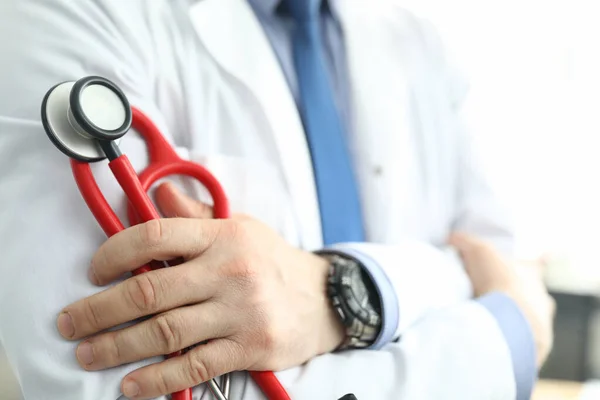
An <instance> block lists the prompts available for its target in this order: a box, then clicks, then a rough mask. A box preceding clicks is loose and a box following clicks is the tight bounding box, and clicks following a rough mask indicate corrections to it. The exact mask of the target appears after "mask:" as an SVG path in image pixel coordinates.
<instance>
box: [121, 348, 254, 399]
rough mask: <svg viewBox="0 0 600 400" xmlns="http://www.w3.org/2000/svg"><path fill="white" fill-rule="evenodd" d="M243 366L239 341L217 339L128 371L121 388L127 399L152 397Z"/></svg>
mask: <svg viewBox="0 0 600 400" xmlns="http://www.w3.org/2000/svg"><path fill="white" fill-rule="evenodd" d="M246 368H247V366H246V360H245V353H244V351H243V350H242V349H241V347H240V346H239V344H237V343H236V342H235V341H233V340H231V339H226V338H224V339H217V340H214V341H211V342H209V343H207V344H204V345H200V346H198V347H196V348H194V349H193V350H191V351H189V352H187V353H185V354H184V355H182V356H179V357H174V358H171V359H168V360H166V361H163V362H161V363H158V364H153V365H149V366H147V367H144V368H141V369H139V370H137V371H134V372H132V373H130V374H129V375H127V376H126V377H125V379H123V382H122V384H121V390H122V392H123V394H124V395H125V396H126V397H128V398H130V399H135V400H137V399H151V398H154V397H158V396H161V395H165V394H169V393H174V392H177V391H180V390H184V389H187V388H189V387H193V386H196V385H199V384H200V383H202V382H206V381H208V380H210V379H213V378H214V377H216V376H219V375H222V374H225V373H227V372H231V371H236V370H244V369H246Z"/></svg>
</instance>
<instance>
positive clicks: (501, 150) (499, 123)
mask: <svg viewBox="0 0 600 400" xmlns="http://www.w3.org/2000/svg"><path fill="white" fill-rule="evenodd" d="M404 3H405V4H406V7H407V8H409V9H411V10H412V11H414V12H415V13H416V14H418V15H419V16H422V17H425V18H427V19H429V20H431V21H432V22H433V23H434V24H435V25H436V26H437V27H438V29H439V31H440V33H441V35H442V37H443V38H444V40H445V42H446V44H447V46H448V48H449V50H450V56H451V57H452V58H453V59H454V61H455V62H456V64H457V65H458V66H459V67H460V68H461V69H462V70H463V71H464V72H465V75H466V76H467V77H468V78H469V81H470V83H471V94H470V98H469V101H468V104H467V107H466V110H465V111H466V118H467V121H468V123H469V125H470V127H471V129H473V130H474V132H475V133H476V134H477V135H478V139H479V141H480V144H481V145H482V147H483V149H484V151H485V153H484V154H485V156H486V160H487V163H488V167H489V168H490V171H491V173H492V175H493V177H494V178H495V180H496V182H497V184H498V185H499V187H500V188H501V189H502V192H503V194H504V195H505V196H506V197H507V200H508V201H509V204H510V205H511V207H512V209H513V211H514V215H515V217H516V219H517V234H518V250H519V254H520V255H521V256H522V257H526V258H532V257H537V256H539V255H540V254H544V253H550V254H552V255H553V257H554V262H553V263H552V264H551V266H552V268H551V269H550V271H548V273H549V275H552V276H551V277H549V278H550V279H552V280H554V281H564V279H571V280H573V281H574V284H575V285H576V286H577V285H579V286H581V285H587V286H588V287H591V288H600V256H599V255H598V253H599V251H600V234H599V230H600V154H599V153H600V1H599V0H546V1H542V0H505V1H502V0H501V1H490V0H456V1H443V0H404ZM575 281H576V282H575ZM598 293H600V291H599V292H598Z"/></svg>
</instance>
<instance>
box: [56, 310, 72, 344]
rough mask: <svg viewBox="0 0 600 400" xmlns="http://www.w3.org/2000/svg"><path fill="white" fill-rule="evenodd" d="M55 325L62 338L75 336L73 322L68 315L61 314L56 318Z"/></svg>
mask: <svg viewBox="0 0 600 400" xmlns="http://www.w3.org/2000/svg"><path fill="white" fill-rule="evenodd" d="M56 324H57V325H58V331H59V332H60V334H61V335H63V336H64V337H66V338H71V337H73V335H75V327H74V326H73V320H72V319H71V316H70V315H69V314H68V313H66V312H63V313H61V314H60V315H59V316H58V321H57V322H56Z"/></svg>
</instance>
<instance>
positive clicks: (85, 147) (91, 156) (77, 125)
mask: <svg viewBox="0 0 600 400" xmlns="http://www.w3.org/2000/svg"><path fill="white" fill-rule="evenodd" d="M41 111H42V124H43V126H44V129H45V131H46V134H47V135H48V137H49V138H50V140H51V141H52V143H54V145H55V146H56V147H57V148H58V149H59V150H60V151H61V152H63V153H64V154H66V155H67V156H69V157H71V158H74V159H76V160H79V161H84V162H95V161H101V160H103V159H105V158H106V154H105V151H104V150H103V148H102V146H101V145H100V143H101V141H118V140H119V139H120V138H121V137H122V136H123V135H125V133H127V131H128V130H129V128H130V127H131V120H132V116H131V108H130V106H129V102H128V101H127V98H126V97H125V95H124V94H123V93H122V92H121V90H120V89H119V88H118V87H116V86H115V85H114V84H112V83H111V82H109V81H108V80H106V79H104V78H99V77H87V78H84V79H80V80H79V81H77V82H63V83H60V84H58V85H56V86H54V87H53V88H51V89H50V90H49V91H48V93H47V94H46V96H45V97H44V100H43V102H42V110H41Z"/></svg>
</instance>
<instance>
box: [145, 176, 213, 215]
mask: <svg viewBox="0 0 600 400" xmlns="http://www.w3.org/2000/svg"><path fill="white" fill-rule="evenodd" d="M154 197H155V199H156V205H157V206H158V208H159V209H160V211H161V212H162V213H163V215H164V216H165V217H167V218H174V217H181V218H212V217H213V209H212V207H211V206H209V205H208V204H205V203H203V202H201V201H198V200H195V199H192V198H191V197H189V196H187V195H185V194H183V193H182V192H181V191H180V190H179V189H178V188H177V187H176V186H175V185H173V184H172V183H169V182H166V183H163V184H161V185H160V186H159V187H158V188H156V192H155V194H154Z"/></svg>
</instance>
